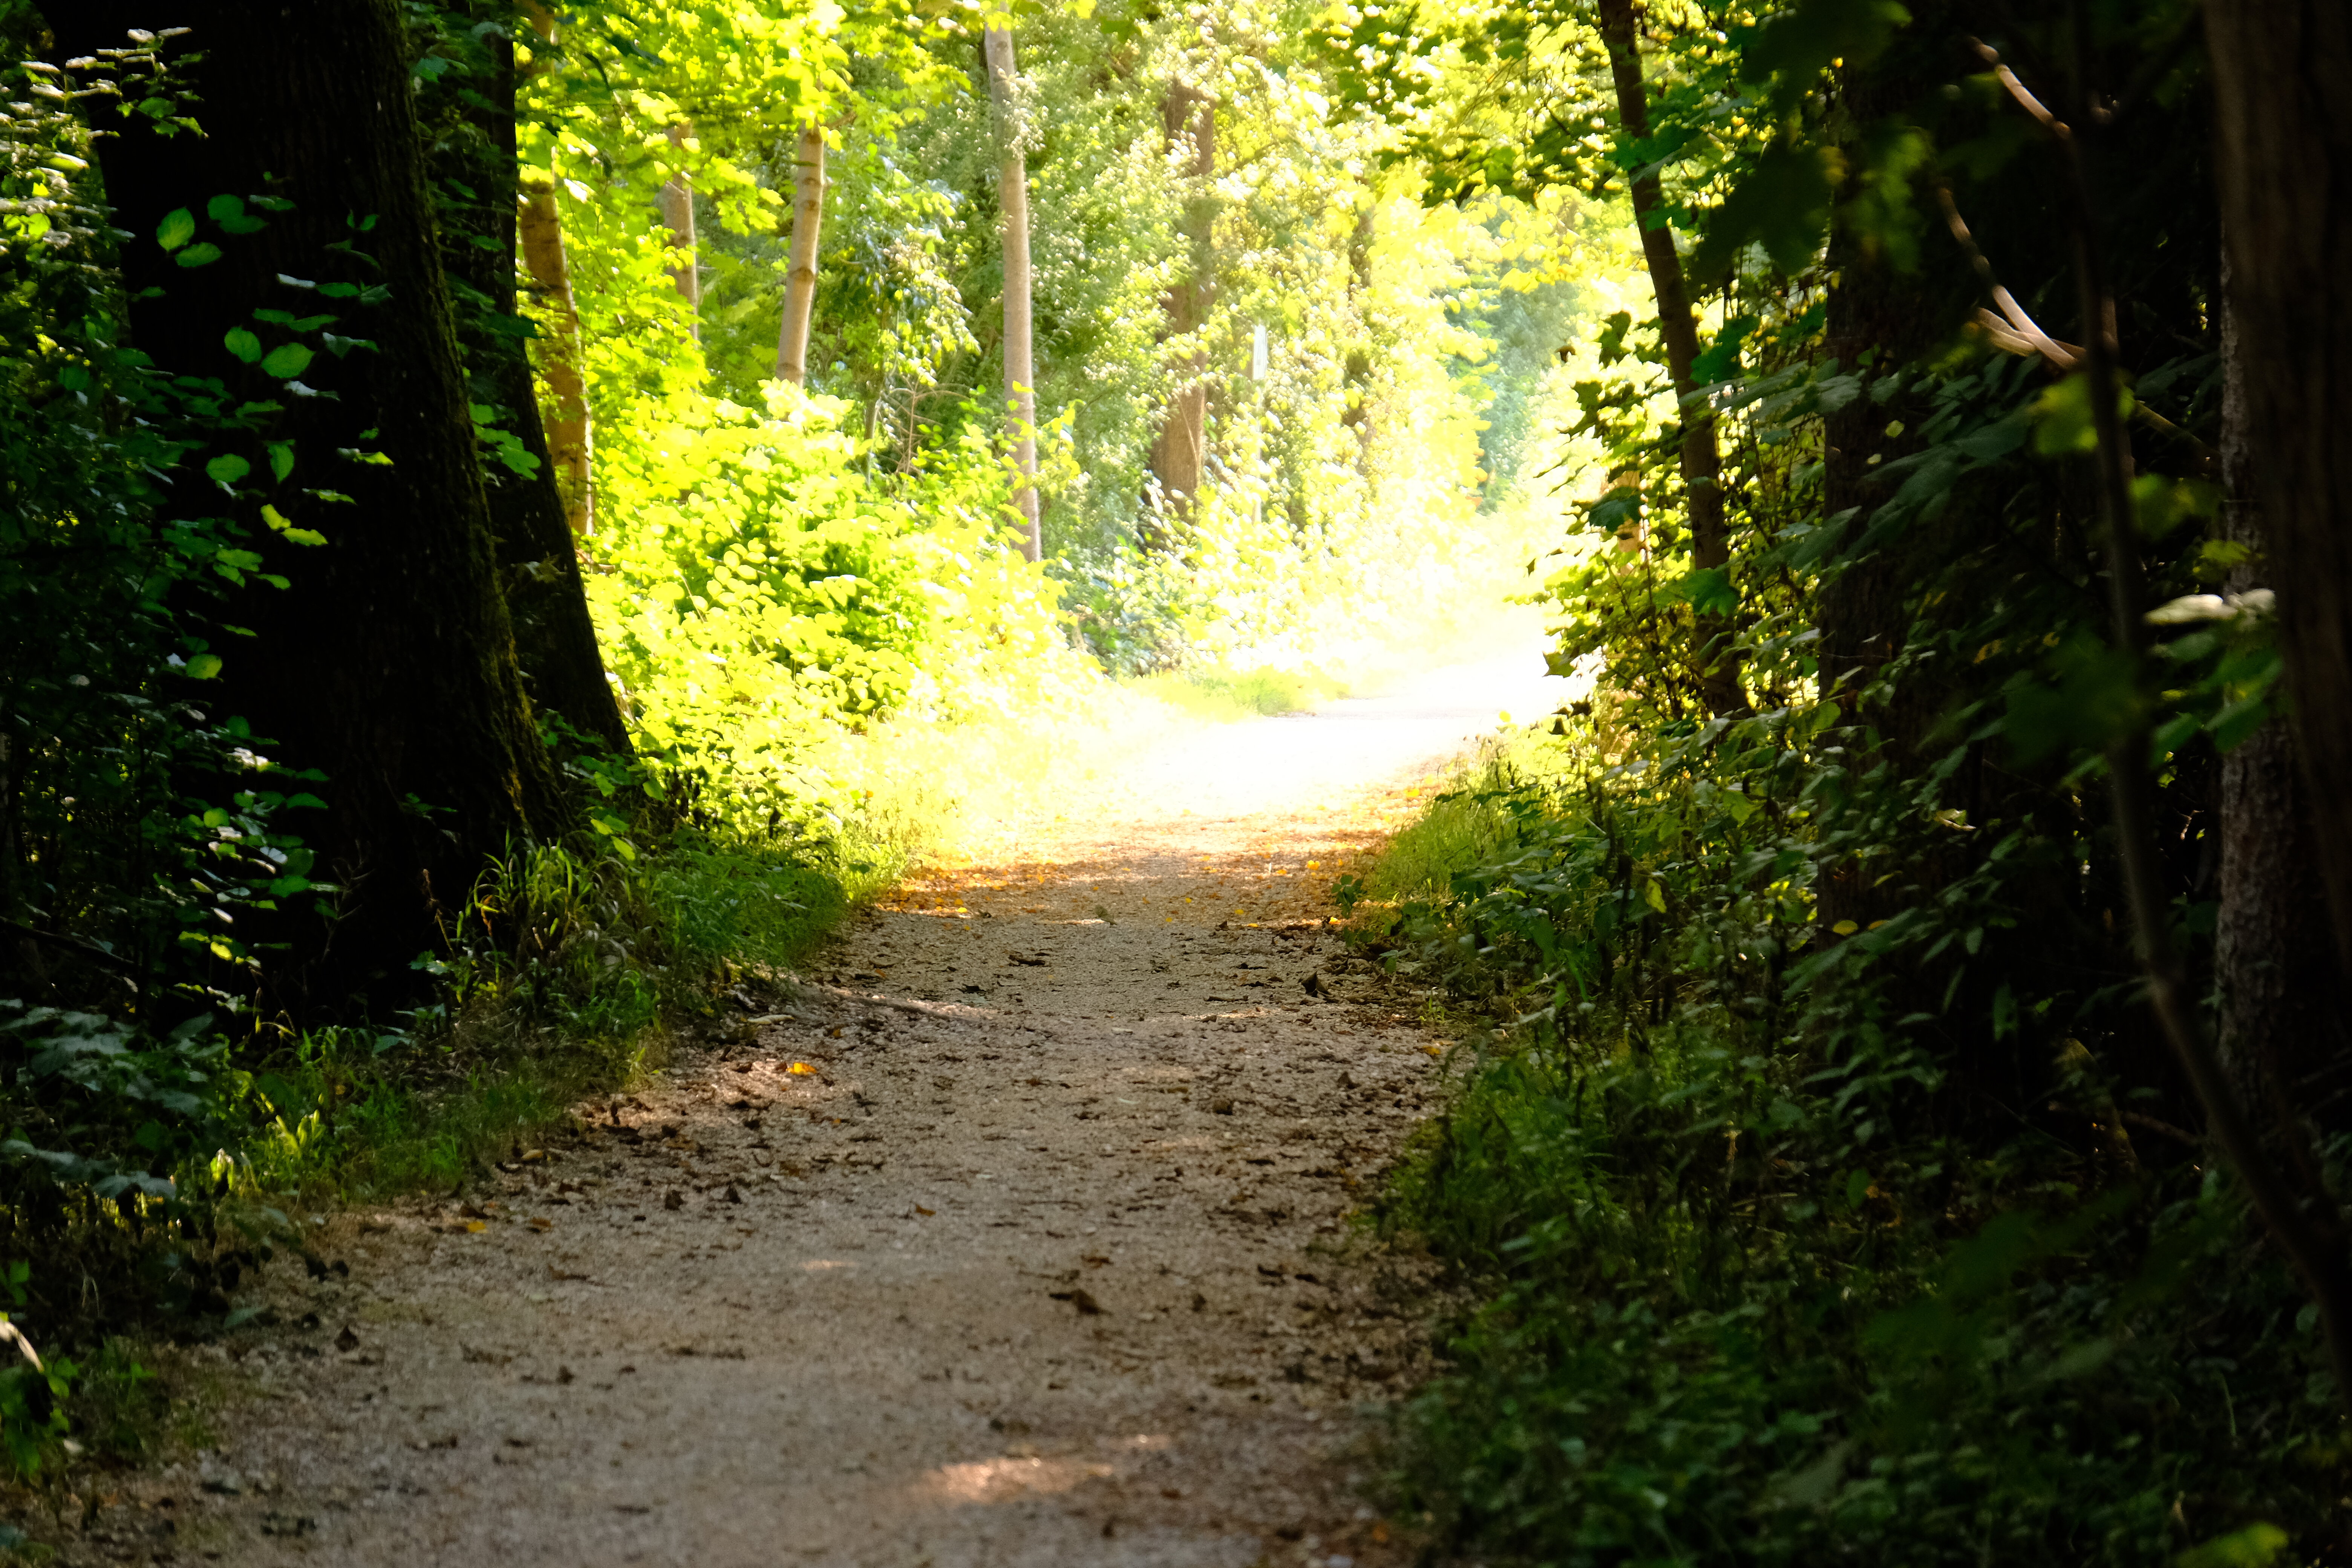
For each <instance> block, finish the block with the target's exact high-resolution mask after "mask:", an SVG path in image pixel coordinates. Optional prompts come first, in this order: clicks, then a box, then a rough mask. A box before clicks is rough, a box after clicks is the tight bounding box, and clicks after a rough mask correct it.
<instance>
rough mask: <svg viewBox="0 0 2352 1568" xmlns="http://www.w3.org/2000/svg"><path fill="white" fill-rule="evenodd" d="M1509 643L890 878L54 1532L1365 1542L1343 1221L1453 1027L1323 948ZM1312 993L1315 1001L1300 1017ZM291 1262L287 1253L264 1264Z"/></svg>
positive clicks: (1142, 1560) (1368, 1274)
mask: <svg viewBox="0 0 2352 1568" xmlns="http://www.w3.org/2000/svg"><path fill="white" fill-rule="evenodd" d="M1540 672H1541V664H1540V661H1539V659H1538V657H1537V656H1536V655H1534V654H1533V653H1529V654H1527V655H1525V656H1523V657H1520V658H1498V659H1494V660H1490V661H1488V662H1486V663H1482V664H1477V665H1471V666H1460V667H1455V668H1450V669H1445V670H1441V671H1437V672H1433V673H1432V674H1430V675H1427V676H1424V677H1423V678H1421V679H1417V680H1415V681H1413V682H1412V683H1410V684H1408V685H1405V686H1403V687H1402V688H1400V689H1396V690H1394V691H1392V692H1391V693H1389V694H1388V695H1386V696H1382V697H1379V698H1373V699H1368V700H1350V701H1345V702H1338V703H1333V704H1330V705H1328V706H1327V707H1325V708H1323V709H1321V710H1318V711H1316V712H1315V713H1313V714H1312V715H1307V716H1293V717H1285V718H1278V719H1268V720H1264V721H1255V722H1250V723H1245V724H1237V725H1232V726H1226V727H1223V728H1221V729H1216V730H1212V731H1202V732H1199V733H1195V734H1192V735H1190V736H1187V737H1185V738H1183V739H1182V740H1181V741H1179V742H1171V743H1170V744H1168V745H1166V746H1164V747H1162V748H1161V749H1160V750H1159V751H1156V752H1150V753H1148V754H1145V755H1142V756H1139V757H1138V758H1136V759H1134V760H1133V761H1132V762H1131V763H1130V764H1129V765H1126V766H1123V767H1121V768H1120V769H1118V776H1117V777H1116V778H1113V779H1111V780H1108V781H1107V782H1106V783H1105V784H1103V785H1102V786H1101V787H1100V788H1098V789H1097V790H1095V791H1094V792H1092V793H1091V794H1089V795H1087V796H1085V797H1080V798H1072V799H1070V800H1068V801H1066V802H1052V803H1045V805H1043V806H1042V807H1041V808H1040V809H1039V810H1038V811H1037V812H1036V814H1035V816H1034V818H1033V826H1029V827H1027V828H1025V829H1024V830H1022V831H1019V832H1008V833H1006V834H1005V835H1004V836H1003V840H1002V842H1000V843H997V844H995V845H993V846H992V847H991V851H990V852H989V853H987V854H983V855H979V856H976V857H974V858H972V859H971V861H970V862H969V863H965V864H960V865H955V866H950V867H947V868H940V869H936V870H934V871H932V872H931V873H929V874H927V875H925V876H922V877H919V878H917V879H912V880H910V881H908V883H907V884H905V885H904V886H903V887H901V888H900V889H898V891H897V892H896V893H895V894H894V895H893V896H892V897H891V898H890V899H888V900H885V901H884V903H883V904H882V905H881V906H879V907H877V908H875V909H872V910H867V911H865V912H864V913H862V914H861V915H859V916H858V917H857V918H856V920H855V921H853V922H852V924H851V926H850V927H849V929H847V930H846V931H845V932H844V933H843V934H842V936H841V938H840V940H839V941H838V942H837V943H836V944H835V946H834V947H833V948H832V949H831V950H830V951H829V952H826V953H824V954H823V955H821V956H820V958H819V960H818V961H817V962H816V963H814V964H813V965H812V967H811V969H810V970H809V972H808V973H806V974H805V975H803V977H802V978H801V979H800V980H799V981H798V982H796V983H793V984H788V985H783V986H780V987H778V988H776V989H774V990H772V991H771V992H769V993H766V994H761V995H756V996H749V997H748V998H747V999H748V1000H749V1001H750V1002H751V1005H753V1006H755V1007H756V1008H757V1009H758V1013H757V1015H756V1016H745V1017H742V1018H740V1019H738V1020H736V1021H735V1022H734V1023H732V1024H731V1025H730V1026H727V1027H725V1028H723V1029H719V1030H715V1031H712V1034H711V1037H709V1038H705V1039H702V1040H699V1041H697V1042H693V1043H690V1044H683V1045H682V1046H681V1047H680V1049H679V1051H678V1053H677V1057H676V1058H675V1059H674V1062H673V1065H672V1066H671V1067H670V1068H668V1069H667V1070H666V1071H665V1072H663V1073H662V1074H661V1075H660V1076H659V1078H658V1079H657V1080H656V1082H655V1083H654V1084H653V1085H651V1086H649V1087H647V1088H646V1089H642V1090H640V1091H639V1092H637V1093H635V1094H633V1095H629V1096H626V1097H624V1098H622V1099H620V1100H614V1101H612V1102H609V1103H608V1102H603V1101H599V1102H597V1103H594V1104H592V1105H586V1106H583V1107H581V1108H580V1110H581V1114H582V1118H583V1121H584V1122H585V1123H586V1126H587V1131H583V1132H581V1133H579V1134H577V1135H576V1136H569V1137H563V1138H557V1139H554V1140H551V1142H550V1143H549V1146H548V1147H547V1148H546V1149H545V1150H544V1151H540V1152H525V1156H526V1157H525V1158H524V1159H522V1160H519V1161H517V1162H514V1163H512V1165H511V1167H510V1168H503V1169H502V1170H501V1171H500V1173H499V1174H498V1175H497V1177H496V1178H495V1179H494V1180H493V1181H492V1182H491V1183H489V1184H488V1185H486V1186H485V1187H484V1188H482V1189H481V1190H479V1191H478V1192H474V1193H471V1194H468V1195H467V1198H466V1200H464V1201H463V1202H462V1203H460V1202H459V1201H457V1200H452V1201H451V1202H449V1203H448V1204H446V1205H434V1206H431V1207H425V1208H420V1207H415V1206H411V1207H407V1208H397V1209H390V1210H383V1211H378V1212H373V1213H365V1214H357V1215H344V1216H339V1217H333V1218H331V1219H329V1220H328V1221H327V1223H326V1224H325V1225H324V1226H322V1227H321V1228H320V1234H319V1250H320V1255H321V1257H322V1258H327V1259H331V1260H333V1261H336V1262H340V1263H346V1264H348V1266H349V1270H350V1272H349V1275H348V1278H346V1277H345V1276H344V1275H342V1274H341V1273H340V1272H330V1273H329V1274H328V1276H327V1278H326V1279H323V1280H319V1281H310V1280H305V1279H282V1278H281V1279H278V1280H276V1281H274V1283H273V1286H272V1289H273V1290H274V1291H275V1294H276V1311H277V1316H278V1322H279V1324H280V1325H281V1326H280V1327H278V1328H276V1329H273V1330H269V1331H264V1332H262V1333H261V1334H260V1335H259V1336H258V1337H257V1338H252V1339H244V1338H242V1337H240V1340H239V1342H237V1343H236V1345H234V1346H233V1347H231V1348H230V1349H228V1350H227V1351H226V1352H223V1353H224V1354H225V1357H226V1359H225V1360H224V1363H223V1365H222V1368H221V1371H222V1375H223V1378H224V1382H225V1384H226V1386H227V1387H228V1388H229V1389H230V1390H231V1391H232V1393H231V1395H230V1397H231V1398H232V1399H233V1400H235V1401H236V1406H237V1407H236V1408H234V1409H231V1410H227V1411H225V1412H224V1413H223V1414H222V1415H220V1416H219V1418H218V1419H217V1420H216V1422H215V1426H216V1428H217V1429H218V1430H219V1431H220V1432H221V1433H222V1434H223V1437H222V1447H221V1448H220V1449H219V1450H218V1451H216V1452H213V1453H209V1454H206V1455H205V1456H203V1457H201V1458H200V1459H198V1460H195V1461H190V1462H185V1463H183V1464H180V1465H177V1466H174V1467H173V1468H170V1469H167V1470H165V1471H164V1472H163V1473H161V1474H160V1475H157V1476H154V1477H151V1478H148V1479H145V1480H142V1482H141V1483H140V1484H139V1485H138V1486H136V1487H134V1488H131V1489H127V1490H126V1492H125V1494H124V1495H123V1496H122V1497H121V1499H120V1500H118V1502H117V1503H116V1504H115V1505H114V1506H113V1507H111V1508H110V1509H108V1510H103V1511H102V1512H101V1513H100V1515H99V1517H98V1518H97V1519H95V1520H94V1521H91V1523H90V1525H89V1528H88V1531H86V1532H85V1535H84V1537H83V1540H82V1542H81V1544H82V1545H83V1546H85V1547H86V1548H93V1549H100V1551H94V1552H92V1558H93V1560H98V1558H99V1556H100V1555H101V1554H102V1555H103V1556H106V1557H111V1558H115V1559H117V1560H121V1558H123V1557H125V1556H130V1557H132V1558H138V1559H140V1560H152V1561H159V1562H161V1561H181V1562H186V1561H197V1560H217V1561H222V1562H226V1563H240V1564H270V1563H291V1562H297V1561H301V1562H331V1563H349V1564H353V1565H375V1564H386V1565H389V1564H403V1565H417V1564H498V1565H499V1568H527V1565H530V1568H535V1565H540V1564H545V1565H549V1568H554V1565H558V1564H561V1565H563V1568H598V1565H602V1564H606V1563H647V1564H677V1565H681V1568H683V1565H688V1564H691V1565H695V1568H734V1565H738V1564H740V1565H744V1568H750V1565H752V1564H760V1565H763V1568H764V1565H769V1564H776V1563H811V1564H826V1565H831V1564H841V1565H844V1568H847V1565H852V1564H856V1565H866V1564H871V1565H874V1568H919V1565H922V1564H930V1565H934V1568H951V1565H952V1568H996V1565H1003V1568H1014V1565H1029V1564H1036V1565H1041V1568H1042V1565H1046V1564H1054V1565H1063V1564H1138V1565H1140V1564H1166V1565H1169V1568H1178V1565H1184V1568H1191V1565H1194V1564H1199V1565H1202V1568H1207V1565H1220V1568H1222V1565H1228V1564H1230V1565H1232V1568H1248V1565H1251V1564H1255V1563H1318V1564H1325V1565H1327V1568H1328V1565H1332V1564H1339V1563H1362V1564H1367V1565H1369V1564H1374V1563H1386V1562H1391V1561H1394V1560H1397V1559H1398V1555H1399V1551H1400V1547H1399V1544H1398V1543H1395V1542H1389V1541H1388V1539H1387V1535H1386V1531H1385V1529H1384V1528H1383V1527H1381V1526H1380V1525H1378V1524H1377V1523H1376V1522H1374V1521H1372V1520H1371V1517H1370V1510H1366V1509H1364V1508H1363V1507H1362V1506H1361V1499H1360V1495H1359V1494H1358V1491H1357V1489H1356V1487H1357V1482H1358V1480H1359V1479H1360V1478H1358V1477H1357V1476H1356V1474H1355V1473H1354V1472H1355V1469H1356V1468H1358V1467H1359V1466H1360V1458H1355V1457H1353V1455H1352V1448H1353V1447H1354V1446H1355V1445H1358V1444H1359V1443H1360V1433H1361V1430H1362V1421H1363V1412H1364V1411H1365V1410H1366V1408H1367V1407H1369V1406H1374V1405H1378V1404H1379V1402H1381V1400H1382V1399H1383V1398H1385V1397H1389V1396H1391V1395H1392V1394H1393V1392H1394V1391H1395V1390H1397V1389H1398V1388H1401V1387H1402V1386H1405V1385H1407V1384H1410V1382H1411V1381H1412V1377H1413V1375H1414V1373H1415V1363H1416V1361H1417V1359H1418V1358H1419V1357H1420V1355H1421V1354H1422V1352H1421V1351H1420V1349H1419V1348H1418V1346H1417V1344H1416V1342H1415V1338H1414V1335H1413V1333H1412V1323H1411V1321H1410V1317H1409V1313H1408V1311H1407V1310H1402V1308H1401V1306H1400V1302H1401V1300H1402V1297H1403V1295H1404V1293H1405V1290H1406V1287H1407V1285H1408V1283H1409V1281H1408V1280H1407V1279H1405V1278H1404V1276H1405V1275H1406V1274H1408V1273H1409V1266H1408V1265H1406V1264H1404V1263H1402V1262H1400V1261H1399V1260H1397V1259H1395V1258H1384V1257H1382V1256H1381V1255H1380V1254H1378V1253H1377V1252H1376V1251H1375V1250H1373V1249H1371V1248H1370V1247H1367V1246H1366V1245H1365V1244H1364V1243H1363V1242H1362V1241H1361V1240H1360V1237H1359V1235H1358V1233H1355V1232H1352V1231H1351V1230H1350V1229H1349V1226H1348V1225H1347V1223H1346V1222H1347V1216H1348V1215H1349V1213H1350V1212H1351V1211H1353V1210H1355V1209H1357V1208H1358V1207H1360V1205H1361V1203H1362V1202H1363V1200H1364V1199H1365V1198H1366V1197H1368V1196H1369V1195H1370V1192H1371V1190H1372V1187H1373V1184H1374V1183H1375V1181H1376V1178H1377V1176H1378V1173H1379V1172H1380V1171H1381V1169H1382V1167H1383V1166H1384V1165H1385V1164H1386V1163H1388V1162H1389V1161H1390V1160H1391V1159H1392V1158H1393V1156H1394V1154H1395V1152H1396V1151H1397V1149H1398V1147H1399V1144H1400V1142H1402V1139H1403V1138H1404V1137H1405V1135H1406V1134H1407V1133H1408V1132H1409V1131H1410V1130H1411V1128H1412V1125H1413V1124H1414V1122H1415V1121H1417V1120H1418V1119H1419V1118H1420V1117H1421V1116H1422V1115H1423V1114H1424V1107H1425V1106H1426V1104H1427V1103H1428V1100H1427V1096H1428V1092H1429V1089H1430V1088H1431V1081H1430V1080H1431V1075H1432V1074H1433V1071H1434V1069H1435V1063H1434V1062H1433V1055H1434V1054H1435V1053H1436V1051H1437V1050H1438V1049H1439V1046H1440V1043H1439V1042H1435V1041H1433V1040H1432V1039H1431V1038H1430V1037H1428V1036H1427V1035H1425V1034H1424V1033H1423V1031H1422V1030H1421V1029H1419V1028H1418V1027H1417V1026H1415V1025H1414V1024H1413V1023H1412V1021H1411V1020H1410V1019H1409V1018H1408V1017H1406V1016H1404V1015H1403V1014H1402V1012H1401V1011H1400V1010H1399V1008H1398V1006H1397V1005H1396V1004H1395V1002H1394V999H1393V997H1392V996H1391V995H1389V994H1384V993H1383V992H1381V990H1380V989H1379V988H1378V987H1377V986H1376V985H1375V984H1374V982H1373V980H1372V978H1371V977H1370V975H1369V974H1367V973H1361V972H1358V971H1356V970H1355V969H1354V968H1353V966H1352V965H1351V963H1350V961H1349V960H1347V959H1346V958H1345V957H1344V955H1343V952H1342V950H1341V948H1340V946H1339V943H1338V942H1337V940H1336V939H1335V938H1334V937H1333V936H1332V935H1331V934H1330V933H1329V932H1328V931H1327V930H1326V929H1325V928H1324V927H1323V925H1322V923H1321V922H1322V921H1323V920H1324V918H1325V917H1326V916H1327V915H1328V913H1329V910H1328V889H1329V884H1330V882H1331V880H1332V879H1334V878H1335V877H1337V876H1338V875H1339V874H1341V872H1342V869H1343V868H1344V866H1345V865H1346V864H1347V863H1348V862H1349V859H1350V858H1351V857H1355V856H1358V855H1360V854H1361V853H1362V852H1363V851H1364V850H1365V849H1366V848H1367V847H1370V845H1372V844H1373V843H1374V842H1376V841H1377V839H1378V838H1379V837H1380V836H1381V833H1382V831H1383V830H1384V828H1385V826H1387V825H1388V824H1389V823H1390V822H1391V821H1392V820H1393V819H1394V818H1395V816H1397V815H1398V814H1400V813H1402V812H1403V811H1405V810H1407V809H1409V808H1410V805H1411V799H1410V796H1409V795H1408V792H1412V794H1415V795H1417V794H1418V792H1419V790H1420V789H1421V788H1423V787H1425V784H1426V781H1427V780H1428V778H1429V776H1430V774H1431V773H1432V772H1433V770H1434V769H1436V768H1438V767H1440V766H1442V765H1443V763H1444V761H1445V760H1446V759H1447V758H1448V757H1450V756H1452V755H1455V754H1458V753H1459V752H1461V751H1462V750H1463V749H1464V747H1465V745H1466V744H1467V743H1468V742H1470V741H1471V740H1472V739H1474V738H1475V736H1476V735H1478V734H1480V733H1482V732H1486V731H1491V730H1492V729H1493V728H1494V726H1495V724H1496V721H1497V717H1498V715H1499V713H1501V712H1502V711H1505V710H1508V711H1510V712H1512V713H1514V714H1515V715H1517V716H1520V717H1522V718H1529V717H1533V716H1535V715H1538V714H1539V713H1541V712H1543V711H1545V710H1548V709H1549V707H1550V706H1551V705H1552V704H1553V703H1554V702H1555V701H1557V700H1558V697H1559V693H1558V691H1557V689H1556V688H1557V686H1558V684H1559V683H1557V682H1551V681H1548V680H1546V679H1543V678H1542V677H1541V673H1540ZM1310 983H1311V986H1312V989H1311V990H1310V989H1309V984H1310ZM284 1272H285V1271H283V1270H280V1271H278V1273H280V1274H282V1273H284Z"/></svg>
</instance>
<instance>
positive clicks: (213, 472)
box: [205, 452, 253, 485]
mask: <svg viewBox="0 0 2352 1568" xmlns="http://www.w3.org/2000/svg"><path fill="white" fill-rule="evenodd" d="M251 472H253V465H252V464H251V463H249V462H247V461H246V460H245V459H244V458H240V457H238V456H237V455H236V453H235V452H223V453H222V454H221V455H220V456H219V457H217V458H214V459H213V460H212V461H211V462H209V463H206V464H205V473H207V474H209V475H210V476H212V479H213V480H214V482H215V483H216V484H224V485H233V484H235V483H236V481H237V480H239V479H243V478H245V476H246V475H247V474H249V473H251Z"/></svg>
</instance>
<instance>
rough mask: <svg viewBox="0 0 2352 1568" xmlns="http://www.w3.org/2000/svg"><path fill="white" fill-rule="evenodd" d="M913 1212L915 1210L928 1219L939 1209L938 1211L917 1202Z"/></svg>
mask: <svg viewBox="0 0 2352 1568" xmlns="http://www.w3.org/2000/svg"><path fill="white" fill-rule="evenodd" d="M915 1212H916V1213H917V1214H919V1215H922V1216H923V1217H924V1218H925V1219H929V1218H930V1217H931V1216H932V1215H936V1214H938V1213H939V1212H940V1211H939V1210H937V1209H927V1208H925V1207H924V1206H923V1205H920V1204H917V1205H915Z"/></svg>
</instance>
